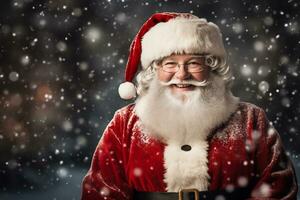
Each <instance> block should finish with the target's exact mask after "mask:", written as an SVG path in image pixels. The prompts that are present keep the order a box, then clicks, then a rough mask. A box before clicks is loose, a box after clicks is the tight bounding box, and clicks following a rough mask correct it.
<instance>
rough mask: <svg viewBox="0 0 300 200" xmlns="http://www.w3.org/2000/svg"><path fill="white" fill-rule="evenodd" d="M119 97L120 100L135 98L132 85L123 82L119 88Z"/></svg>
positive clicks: (134, 90)
mask: <svg viewBox="0 0 300 200" xmlns="http://www.w3.org/2000/svg"><path fill="white" fill-rule="evenodd" d="M118 91H119V95H120V97H121V98H122V99H126V100H128V99H132V98H134V97H136V89H135V86H134V84H133V83H131V82H124V83H121V84H120V86H119V90H118Z"/></svg>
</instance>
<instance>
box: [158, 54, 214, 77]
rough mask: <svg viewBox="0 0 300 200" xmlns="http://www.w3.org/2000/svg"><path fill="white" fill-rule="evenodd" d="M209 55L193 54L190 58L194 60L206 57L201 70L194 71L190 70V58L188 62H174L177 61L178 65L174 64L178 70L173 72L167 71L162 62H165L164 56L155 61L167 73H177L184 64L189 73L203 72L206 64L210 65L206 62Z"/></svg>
mask: <svg viewBox="0 0 300 200" xmlns="http://www.w3.org/2000/svg"><path fill="white" fill-rule="evenodd" d="M207 56H208V55H195V56H193V57H192V58H191V59H190V60H193V59H196V58H205V60H204V64H202V65H201V70H200V71H194V72H193V71H189V67H188V65H189V64H191V63H189V62H190V60H189V61H188V62H187V63H177V62H175V61H174V63H176V66H174V69H176V70H175V71H173V72H171V71H166V70H165V68H164V65H162V62H163V60H164V59H165V58H162V59H160V60H156V61H155V63H156V65H158V67H160V68H161V69H162V70H163V71H164V72H167V73H177V72H178V71H179V70H180V67H181V66H183V67H186V66H187V68H186V69H187V71H188V72H189V73H201V72H203V71H204V68H205V67H206V66H208V65H207V62H206V58H207ZM158 67H156V68H158Z"/></svg>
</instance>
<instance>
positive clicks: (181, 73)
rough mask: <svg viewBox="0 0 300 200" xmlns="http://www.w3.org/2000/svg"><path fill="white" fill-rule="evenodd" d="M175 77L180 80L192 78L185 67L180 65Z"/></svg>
mask: <svg viewBox="0 0 300 200" xmlns="http://www.w3.org/2000/svg"><path fill="white" fill-rule="evenodd" d="M175 77H176V78H177V79H179V80H185V79H187V78H189V77H190V73H189V72H188V71H187V69H186V68H185V66H184V65H180V66H179V69H178V71H177V72H176V73H175Z"/></svg>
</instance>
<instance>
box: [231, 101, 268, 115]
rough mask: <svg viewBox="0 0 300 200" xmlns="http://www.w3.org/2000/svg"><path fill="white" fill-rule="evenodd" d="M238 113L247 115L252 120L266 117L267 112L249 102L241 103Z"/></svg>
mask: <svg viewBox="0 0 300 200" xmlns="http://www.w3.org/2000/svg"><path fill="white" fill-rule="evenodd" d="M236 113H238V114H243V115H246V116H248V117H250V118H252V117H255V118H257V117H259V116H261V117H262V116H263V117H265V111H264V110H263V109H262V108H260V107H259V106H257V105H254V104H252V103H249V102H239V105H238V109H237V111H236Z"/></svg>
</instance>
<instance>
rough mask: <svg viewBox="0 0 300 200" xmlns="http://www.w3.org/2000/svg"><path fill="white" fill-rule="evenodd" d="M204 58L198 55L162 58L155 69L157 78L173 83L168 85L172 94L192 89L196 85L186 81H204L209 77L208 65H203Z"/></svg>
mask: <svg viewBox="0 0 300 200" xmlns="http://www.w3.org/2000/svg"><path fill="white" fill-rule="evenodd" d="M204 63H205V58H204V57H203V56H199V55H171V56H168V57H166V58H164V59H163V60H162V61H161V62H160V64H159V68H158V70H157V75H158V80H159V81H161V82H170V81H174V80H176V81H174V83H172V84H170V85H168V87H169V88H170V89H171V92H172V93H173V94H176V93H177V94H178V93H183V92H187V91H193V90H195V89H196V86H194V85H192V84H189V82H188V81H198V82H203V81H206V80H207V79H208V77H209V70H210V68H209V67H208V66H205V65H204Z"/></svg>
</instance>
